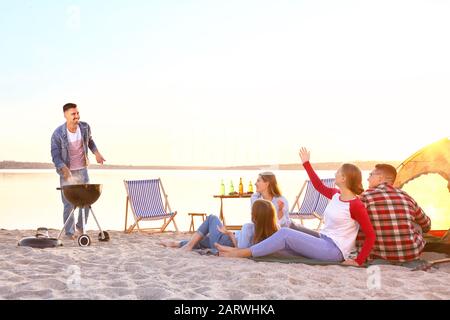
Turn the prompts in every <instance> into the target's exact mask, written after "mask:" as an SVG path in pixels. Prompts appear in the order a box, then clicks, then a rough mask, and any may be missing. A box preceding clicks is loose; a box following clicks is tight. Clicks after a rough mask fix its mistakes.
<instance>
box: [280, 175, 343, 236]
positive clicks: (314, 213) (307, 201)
mask: <svg viewBox="0 0 450 320" xmlns="http://www.w3.org/2000/svg"><path fill="white" fill-rule="evenodd" d="M321 181H322V182H323V184H325V185H326V186H327V187H330V188H334V184H335V179H334V178H329V179H321ZM305 187H306V192H305V196H304V197H303V202H302V203H301V205H300V201H299V200H300V197H301V195H302V193H303V190H305ZM328 201H329V199H328V198H326V197H324V196H323V195H321V194H320V193H319V192H318V191H317V190H316V189H315V188H314V186H313V184H312V182H311V181H310V180H306V181H305V183H304V184H303V186H302V188H301V189H300V192H299V193H298V195H297V198H296V199H295V202H294V205H293V206H292V208H291V211H290V212H289V217H290V218H292V219H300V222H301V224H302V226H303V220H304V219H318V220H319V225H318V226H317V228H316V230H319V229H320V227H321V226H322V223H323V213H324V212H325V208H326V207H327V205H328Z"/></svg>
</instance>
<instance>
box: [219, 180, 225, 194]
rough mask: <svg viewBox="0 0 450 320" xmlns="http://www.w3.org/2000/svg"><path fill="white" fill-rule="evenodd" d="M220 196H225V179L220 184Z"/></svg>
mask: <svg viewBox="0 0 450 320" xmlns="http://www.w3.org/2000/svg"><path fill="white" fill-rule="evenodd" d="M220 195H221V196H224V195H225V185H224V184H223V179H222V181H221V182H220Z"/></svg>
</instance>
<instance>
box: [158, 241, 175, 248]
mask: <svg viewBox="0 0 450 320" xmlns="http://www.w3.org/2000/svg"><path fill="white" fill-rule="evenodd" d="M158 244H160V245H162V246H163V247H169V248H178V247H179V246H180V241H175V240H161V241H160V242H158Z"/></svg>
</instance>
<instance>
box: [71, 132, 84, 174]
mask: <svg viewBox="0 0 450 320" xmlns="http://www.w3.org/2000/svg"><path fill="white" fill-rule="evenodd" d="M67 140H68V141H69V161H70V168H69V169H70V170H80V169H84V168H86V156H85V154H84V148H83V139H82V136H81V130H80V127H79V126H78V127H77V131H76V132H75V133H72V132H70V131H69V129H67Z"/></svg>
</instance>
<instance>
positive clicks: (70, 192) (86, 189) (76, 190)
mask: <svg viewBox="0 0 450 320" xmlns="http://www.w3.org/2000/svg"><path fill="white" fill-rule="evenodd" d="M56 189H57V190H61V191H62V193H63V194H64V197H65V198H66V199H67V201H69V202H70V203H71V204H72V205H73V209H72V211H71V213H70V215H69V217H68V218H67V220H66V221H65V222H64V226H63V228H62V229H61V232H60V233H59V235H58V239H60V237H61V235H62V233H63V231H64V229H65V228H66V225H67V224H68V223H69V221H70V219H73V221H74V227H75V224H76V221H75V214H74V212H75V210H76V208H83V209H86V208H89V210H90V211H91V213H92V216H93V217H94V220H95V222H96V223H97V226H98V229H99V230H100V233H99V234H98V240H99V241H109V234H108V232H106V231H103V230H102V228H101V227H100V224H99V223H98V220H97V218H96V217H95V214H94V211H93V210H92V207H91V205H92V204H93V203H94V202H96V201H97V200H98V198H99V197H100V194H101V193H102V185H101V184H72V185H65V186H62V187H60V188H56ZM81 211H82V218H83V219H82V220H83V229H82V231H83V234H82V235H80V236H79V237H78V245H79V246H80V247H87V246H89V245H91V238H90V237H89V236H88V235H87V234H86V230H85V221H86V220H85V210H81Z"/></svg>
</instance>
